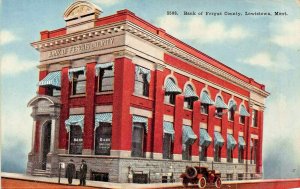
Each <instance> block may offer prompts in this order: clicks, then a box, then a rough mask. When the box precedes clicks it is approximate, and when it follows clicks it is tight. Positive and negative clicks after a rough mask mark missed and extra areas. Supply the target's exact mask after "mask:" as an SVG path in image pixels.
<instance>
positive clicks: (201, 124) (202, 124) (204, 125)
mask: <svg viewBox="0 0 300 189" xmlns="http://www.w3.org/2000/svg"><path fill="white" fill-rule="evenodd" d="M199 126H200V128H201V129H207V123H201V122H200V123H199Z"/></svg>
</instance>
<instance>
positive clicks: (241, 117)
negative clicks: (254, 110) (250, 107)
mask: <svg viewBox="0 0 300 189" xmlns="http://www.w3.org/2000/svg"><path fill="white" fill-rule="evenodd" d="M245 118H246V117H245V116H242V115H241V116H240V123H241V124H245Z"/></svg>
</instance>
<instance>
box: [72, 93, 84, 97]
mask: <svg viewBox="0 0 300 189" xmlns="http://www.w3.org/2000/svg"><path fill="white" fill-rule="evenodd" d="M77 97H85V94H77V95H71V96H70V98H77Z"/></svg>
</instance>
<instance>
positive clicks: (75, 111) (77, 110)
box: [69, 107, 84, 115]
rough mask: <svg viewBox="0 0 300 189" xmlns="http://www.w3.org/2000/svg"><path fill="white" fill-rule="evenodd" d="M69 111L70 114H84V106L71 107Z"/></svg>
mask: <svg viewBox="0 0 300 189" xmlns="http://www.w3.org/2000/svg"><path fill="white" fill-rule="evenodd" d="M69 112H70V115H78V114H84V107H80V108H70V110H69Z"/></svg>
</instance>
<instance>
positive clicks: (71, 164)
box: [66, 159, 75, 184]
mask: <svg viewBox="0 0 300 189" xmlns="http://www.w3.org/2000/svg"><path fill="white" fill-rule="evenodd" d="M66 172H67V173H66V174H67V175H66V176H67V178H68V182H69V184H72V180H73V177H74V175H75V164H74V162H73V160H72V159H70V161H69V163H68V165H67V170H66Z"/></svg>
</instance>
